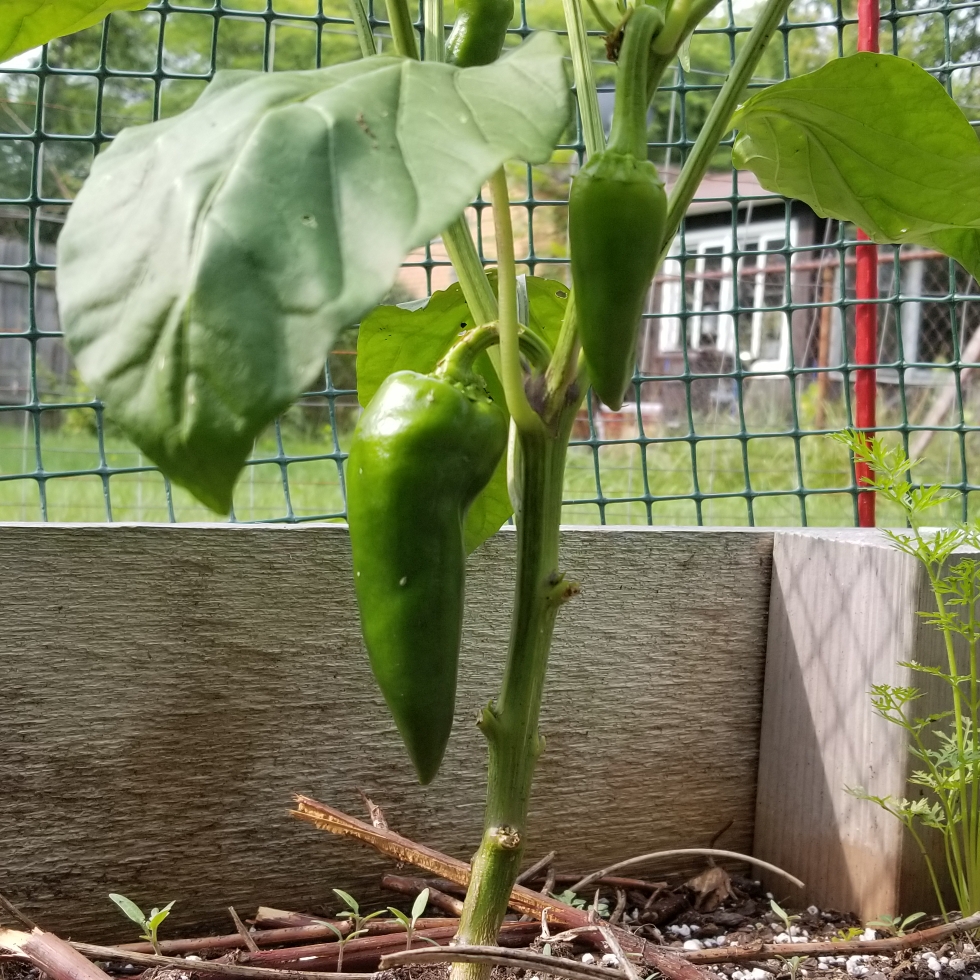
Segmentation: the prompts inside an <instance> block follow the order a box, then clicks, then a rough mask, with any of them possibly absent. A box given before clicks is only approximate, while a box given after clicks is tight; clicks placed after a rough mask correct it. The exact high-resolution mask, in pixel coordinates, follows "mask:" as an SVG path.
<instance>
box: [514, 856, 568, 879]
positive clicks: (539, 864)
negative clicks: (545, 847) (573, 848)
mask: <svg viewBox="0 0 980 980" xmlns="http://www.w3.org/2000/svg"><path fill="white" fill-rule="evenodd" d="M556 857H558V852H557V851H548V853H547V854H545V856H544V857H543V858H541V860H540V861H535V862H534V864H532V865H531V867H530V868H528V869H527V870H525V871H522V872H521V873H520V874H519V875H518V876H517V882H516V884H518V885H523V884H524V883H525V882H528V881H531V879H532V878H534V876H535V875H536V874H537V873H538V872H539V871H544V869H545V868H548V867H551V865H552V863H553V862H554V860H555V858H556Z"/></svg>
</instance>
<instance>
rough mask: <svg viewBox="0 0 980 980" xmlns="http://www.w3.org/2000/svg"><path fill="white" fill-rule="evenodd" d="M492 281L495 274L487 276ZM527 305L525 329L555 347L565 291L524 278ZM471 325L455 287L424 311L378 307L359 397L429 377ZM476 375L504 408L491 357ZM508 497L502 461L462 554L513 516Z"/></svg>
mask: <svg viewBox="0 0 980 980" xmlns="http://www.w3.org/2000/svg"><path fill="white" fill-rule="evenodd" d="M490 278H491V282H493V281H494V273H491V274H490ZM522 280H523V282H524V288H525V290H526V295H527V301H528V317H527V319H528V323H527V326H528V328H529V329H531V330H533V331H534V332H535V333H537V334H538V336H539V337H541V338H543V339H544V340H545V341H547V343H548V344H549V345H550V346H552V347H553V346H554V344H555V341H556V340H557V338H558V332H559V330H560V329H561V321H562V318H563V317H564V315H565V304H566V302H567V300H568V289H567V287H566V286H565V285H563V284H562V283H560V282H556V281H554V280H551V279H538V278H535V277H532V276H526V277H522ZM473 325H474V322H473V319H472V317H471V316H470V313H469V309H468V307H467V305H466V300H465V299H463V291H462V289H461V288H460V286H459V283H453V285H452V286H450V287H449V288H448V289H444V290H442V291H440V292H436V293H433V294H432V296H431V297H429V301H428V302H427V303H426V305H425V306H422V307H420V308H417V309H413V310H409V309H405V308H403V307H400V306H379V307H376V308H375V309H374V310H372V311H371V312H370V313H369V314H368V315H367V316H366V317H364V319H363V320H361V326H360V329H359V331H358V334H357V398H358V401H360V403H361V404H362V405H365V406H366V405H367V404H368V402H370V401H371V399H372V398H373V397H374V394H375V392H376V391H377V390H378V388H380V387H381V383H382V382H383V381H384V379H385V378H387V377H388V375H389V374H392V373H393V372H395V371H418V372H419V373H420V374H427V373H428V372H429V371H431V370H432V369H433V368H434V367H435V366H436V364H438V363H439V360H440V358H441V357H442V356H443V354H445V353H446V351H447V350H449V348H450V347H451V346H452V343H453V341H454V340H455V339H456V338H457V337H458V336H459V333H460V331H462V330H466V329H468V327H472V326H473ZM475 367H476V371H477V373H478V374H480V375H481V376H482V377H483V378H484V380H485V381H486V383H487V390H488V391H489V392H490V395H491V397H492V398H493V399H494V401H495V402H497V404H498V405H501V406H503V407H505V406H506V402H505V399H504V391H503V388H502V386H501V384H500V381H499V380H498V378H497V374H496V372H495V371H494V369H493V365H492V363H491V361H490V358H489V357H488V356H487V355H486V354H481V355H480V357H479V358H478V359H477V360H476V364H475ZM513 510H514V508H513V506H512V504H511V501H510V495H509V494H508V493H507V460H506V458H504V459H502V460H501V461H500V464H499V465H498V466H497V469H496V470H495V471H494V474H493V477H492V478H491V480H490V482H489V483H488V484H487V486H486V487H484V489H483V492H482V493H481V494H480V495H479V496H478V497H477V498H476V500H475V501H473V504H472V505H471V507H470V509H469V511H468V512H467V515H466V528H465V539H466V550H467V552H472V551H474V550H475V549H476V548H478V547H479V546H480V545H481V544H482V543H483V542H484V541H486V539H487V538H489V537H491V536H492V535H494V534H496V533H497V531H499V530H500V528H501V526H502V525H503V524H504V522H505V521H506V520H507V518H508V517H510V515H511V514H512V513H513Z"/></svg>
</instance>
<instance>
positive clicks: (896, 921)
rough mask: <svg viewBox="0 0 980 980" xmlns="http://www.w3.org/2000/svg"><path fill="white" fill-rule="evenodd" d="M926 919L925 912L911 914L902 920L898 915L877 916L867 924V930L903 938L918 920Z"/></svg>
mask: <svg viewBox="0 0 980 980" xmlns="http://www.w3.org/2000/svg"><path fill="white" fill-rule="evenodd" d="M925 917H926V914H925V912H913V913H912V914H911V915H907V916H905V918H904V919H903V918H902V917H901V916H900V915H879V916H878V918H877V919H872V920H871V921H870V922H869V923H868V928H869V929H877V930H878V932H883V933H885V934H886V935H889V936H904V935H905V934H906V933H907V932H908V931H909V930H910V929H911V928H912V926H914V925H915V924H916V923H917V922H918V921H919V920H920V919H924V918H925Z"/></svg>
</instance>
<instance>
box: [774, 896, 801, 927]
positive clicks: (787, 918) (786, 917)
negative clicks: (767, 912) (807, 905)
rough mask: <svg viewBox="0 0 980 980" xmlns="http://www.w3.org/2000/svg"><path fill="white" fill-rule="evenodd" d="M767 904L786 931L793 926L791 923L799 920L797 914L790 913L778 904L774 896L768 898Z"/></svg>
mask: <svg viewBox="0 0 980 980" xmlns="http://www.w3.org/2000/svg"><path fill="white" fill-rule="evenodd" d="M769 906H770V908H772V911H773V913H774V914H775V915H776V917H777V918H778V919H779V921H780V922H782V924H783V928H784V929H785V931H786V932H789V931H790V929H791V928H792V927H793V924H794V923H796V922H799V921H800V917H799V916H798V915H790V914H789V913H788V912H787V911H786V910H785V909H784V908H783V907H782V906H781V905H779V904H778V903H777V902H776V900H775V899H774V898H770V899H769Z"/></svg>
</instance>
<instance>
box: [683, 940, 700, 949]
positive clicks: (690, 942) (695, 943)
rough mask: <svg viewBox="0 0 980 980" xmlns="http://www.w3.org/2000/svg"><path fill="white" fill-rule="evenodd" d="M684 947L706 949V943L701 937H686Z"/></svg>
mask: <svg viewBox="0 0 980 980" xmlns="http://www.w3.org/2000/svg"><path fill="white" fill-rule="evenodd" d="M684 949H704V943H703V942H701V940H700V939H685V940H684Z"/></svg>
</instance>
